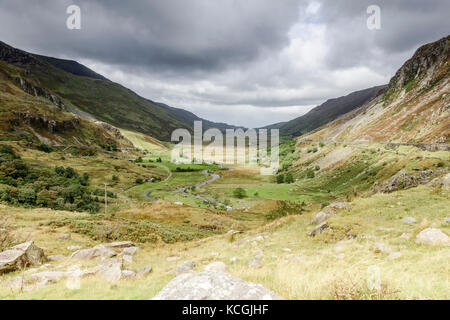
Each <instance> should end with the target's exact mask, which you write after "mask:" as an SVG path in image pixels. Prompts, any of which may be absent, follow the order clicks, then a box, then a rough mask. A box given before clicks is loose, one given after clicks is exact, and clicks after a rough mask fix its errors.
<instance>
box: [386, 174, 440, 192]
mask: <svg viewBox="0 0 450 320" xmlns="http://www.w3.org/2000/svg"><path fill="white" fill-rule="evenodd" d="M432 174H434V171H433V170H424V171H421V172H419V173H417V174H410V173H407V172H405V171H404V170H400V171H399V172H397V173H396V174H395V175H393V176H392V177H391V178H390V179H388V180H387V181H384V182H383V183H381V185H380V186H379V188H378V190H379V191H380V192H383V193H389V192H393V191H397V190H403V189H409V188H413V187H417V186H418V185H419V184H425V183H428V182H430V180H431V175H432Z"/></svg>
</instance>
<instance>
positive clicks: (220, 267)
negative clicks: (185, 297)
mask: <svg viewBox="0 0 450 320" xmlns="http://www.w3.org/2000/svg"><path fill="white" fill-rule="evenodd" d="M227 270H228V267H227V265H226V264H225V263H223V262H221V261H216V262H212V263H210V264H208V265H207V266H206V267H205V271H216V272H227Z"/></svg>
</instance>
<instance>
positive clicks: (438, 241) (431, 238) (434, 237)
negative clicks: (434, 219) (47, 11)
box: [416, 228, 450, 246]
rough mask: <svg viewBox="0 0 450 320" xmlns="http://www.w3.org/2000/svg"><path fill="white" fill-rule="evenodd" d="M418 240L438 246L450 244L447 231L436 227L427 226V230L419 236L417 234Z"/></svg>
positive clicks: (418, 241)
mask: <svg viewBox="0 0 450 320" xmlns="http://www.w3.org/2000/svg"><path fill="white" fill-rule="evenodd" d="M416 242H417V243H424V244H428V245H432V246H438V245H445V246H448V245H450V238H449V236H447V235H446V234H445V233H443V232H442V231H441V230H439V229H435V228H427V229H425V230H422V231H421V232H420V233H419V234H418V235H417V236H416Z"/></svg>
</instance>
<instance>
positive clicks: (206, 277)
mask: <svg viewBox="0 0 450 320" xmlns="http://www.w3.org/2000/svg"><path fill="white" fill-rule="evenodd" d="M279 299H281V297H280V296H278V295H277V294H276V293H275V292H273V291H270V290H268V289H267V288H265V287H264V286H263V285H261V284H256V283H252V282H247V281H244V280H242V279H240V278H237V277H234V276H232V275H230V274H228V273H223V272H214V271H205V272H201V273H196V274H192V273H187V274H182V275H179V276H178V277H176V278H175V279H173V280H172V281H171V282H169V284H167V285H166V286H165V287H164V288H163V289H162V290H161V291H160V292H159V293H158V294H157V295H156V296H155V297H154V298H153V300H279Z"/></svg>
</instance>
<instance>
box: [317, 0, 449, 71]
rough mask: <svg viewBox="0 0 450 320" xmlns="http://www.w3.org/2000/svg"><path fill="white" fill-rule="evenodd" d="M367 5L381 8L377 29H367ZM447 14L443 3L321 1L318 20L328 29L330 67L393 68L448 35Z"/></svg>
mask: <svg viewBox="0 0 450 320" xmlns="http://www.w3.org/2000/svg"><path fill="white" fill-rule="evenodd" d="M369 5H378V6H379V7H380V9H381V29H380V30H369V29H368V28H366V19H367V16H368V15H367V14H366V8H367V7H368V6H369ZM449 13H450V1H445V0H427V1H423V0H408V1H399V0H376V1H374V0H359V1H349V0H334V1H331V0H324V1H323V5H322V8H321V10H320V12H319V17H318V19H319V20H320V21H322V22H324V23H326V24H327V27H328V30H329V31H328V33H327V41H328V43H329V48H330V51H329V52H330V54H329V57H328V58H329V59H328V61H329V65H330V67H339V68H341V67H349V66H355V65H366V66H367V65H372V66H373V67H383V65H384V66H385V67H386V66H387V67H388V68H389V69H392V68H398V67H399V64H400V63H401V62H402V61H404V59H405V58H406V57H408V56H409V55H410V54H411V51H414V50H415V49H417V48H418V47H419V46H421V45H423V44H425V43H429V42H432V41H436V40H439V39H440V38H442V37H444V36H446V35H448V33H449V31H450V19H448V15H449ZM380 60H383V62H381V61H380Z"/></svg>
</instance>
